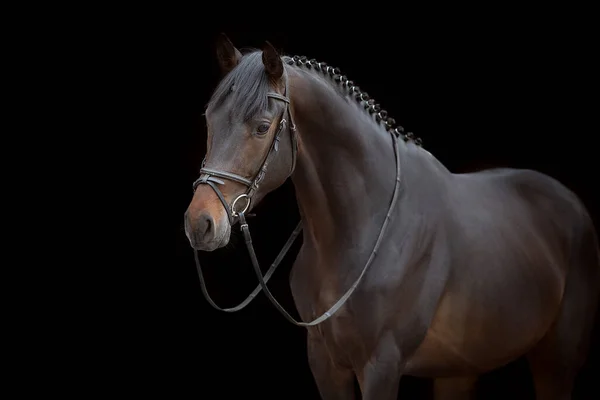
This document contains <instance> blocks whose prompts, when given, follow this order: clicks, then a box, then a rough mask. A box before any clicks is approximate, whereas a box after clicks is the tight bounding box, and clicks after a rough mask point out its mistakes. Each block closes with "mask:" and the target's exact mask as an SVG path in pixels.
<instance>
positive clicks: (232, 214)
mask: <svg viewBox="0 0 600 400" xmlns="http://www.w3.org/2000/svg"><path fill="white" fill-rule="evenodd" d="M284 80H285V89H284V90H285V92H284V94H283V95H281V94H279V93H274V92H269V93H267V97H269V98H272V99H275V100H279V101H283V102H284V103H285V109H284V110H283V113H282V114H281V119H280V121H279V126H278V127H277V132H276V133H275V136H274V137H273V141H272V142H271V147H270V148H269V152H268V153H267V156H266V157H265V159H264V161H263V163H262V166H261V167H260V169H259V170H258V172H257V173H256V175H255V176H254V179H252V180H250V179H247V178H244V177H243V176H241V175H238V174H235V173H232V172H227V171H219V170H215V169H211V168H205V167H204V163H205V161H206V159H205V160H204V161H202V168H201V169H200V177H199V178H198V179H197V180H196V181H195V182H194V184H193V189H194V191H196V189H197V188H198V186H199V185H202V184H205V185H209V186H210V187H211V188H212V189H213V190H214V191H215V193H216V194H217V196H218V197H219V200H221V203H222V204H223V207H225V211H227V216H228V217H229V222H230V223H231V224H233V223H234V219H235V218H236V217H238V216H239V214H240V213H245V212H246V211H248V208H250V203H251V202H252V197H253V196H254V194H255V193H256V192H257V191H258V187H259V184H260V182H261V181H262V180H263V179H264V177H265V174H266V173H267V167H268V166H269V162H270V160H271V157H272V155H273V154H275V153H277V151H279V140H280V139H281V133H282V132H283V130H284V128H285V127H286V125H287V123H288V120H289V131H290V140H291V143H292V165H291V168H290V173H289V175H291V174H292V173H293V172H294V169H295V168H296V157H297V153H298V140H297V138H296V125H295V124H294V120H293V119H292V114H291V113H290V99H289V98H288V97H287V93H288V80H287V74H285V75H284ZM286 117H287V119H286ZM289 175H288V176H289ZM219 178H222V179H226V180H230V181H234V182H238V183H241V184H242V185H245V186H246V187H247V188H248V189H247V190H246V193H242V194H240V195H239V196H237V197H236V198H235V199H234V200H233V201H232V202H231V205H229V204H227V200H225V196H223V193H222V192H221V190H220V189H219V187H218V186H217V185H224V184H225V182H224V181H223V180H222V179H219ZM240 200H245V201H244V203H242V204H244V206H243V207H242V208H241V209H237V208H236V207H237V206H238V202H239V201H240Z"/></svg>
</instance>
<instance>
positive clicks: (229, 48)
mask: <svg viewBox="0 0 600 400" xmlns="http://www.w3.org/2000/svg"><path fill="white" fill-rule="evenodd" d="M217 59H218V60H219V66H220V67H221V72H222V73H223V75H227V74H228V73H229V72H230V71H231V70H232V69H234V68H235V67H236V65H238V64H239V62H240V60H241V59H242V53H240V51H239V50H238V49H236V48H235V46H234V45H233V43H231V40H229V38H228V37H227V36H225V34H224V33H221V34H220V35H219V36H218V37H217Z"/></svg>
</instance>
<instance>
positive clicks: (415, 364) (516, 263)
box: [185, 36, 600, 400]
mask: <svg viewBox="0 0 600 400" xmlns="http://www.w3.org/2000/svg"><path fill="white" fill-rule="evenodd" d="M217 57H218V60H219V63H220V66H221V69H222V71H223V75H224V77H223V79H222V80H221V82H220V83H219V85H218V87H217V88H216V90H215V91H214V93H213V95H212V97H211V99H210V102H209V104H208V107H207V109H206V122H207V128H208V147H207V154H206V158H205V161H204V162H203V166H202V169H201V176H200V178H199V179H198V180H197V181H196V182H195V184H194V188H195V193H194V196H193V198H192V200H191V203H190V205H189V207H188V209H187V211H186V213H185V230H186V234H187V236H188V238H189V241H190V244H191V246H192V247H193V248H194V249H196V250H204V251H212V250H215V249H217V248H220V247H223V246H225V245H226V244H227V243H228V241H229V237H230V233H231V229H232V226H233V225H234V224H236V223H237V222H240V224H241V226H242V229H245V230H244V233H245V236H246V239H247V240H246V242H247V244H248V248H249V250H250V251H251V255H252V254H253V250H252V246H251V240H250V239H249V238H250V234H249V231H248V224H247V222H246V219H245V215H246V213H247V212H249V211H250V210H252V208H253V207H254V206H255V205H256V204H257V203H259V202H260V200H261V199H262V198H263V197H264V196H265V195H266V194H267V193H269V192H271V191H273V190H274V189H276V188H277V187H279V186H280V185H282V184H283V182H284V181H285V180H286V179H287V178H288V177H291V179H292V182H293V184H294V186H295V191H296V197H297V201H298V206H299V210H300V215H301V220H302V229H303V233H302V234H303V244H302V247H301V249H300V251H299V253H298V255H297V258H296V260H295V263H294V266H293V268H292V272H291V278H290V284H291V290H292V295H293V298H294V302H295V304H296V307H297V310H298V312H299V314H300V316H301V317H302V318H303V320H305V321H307V320H312V322H311V323H297V324H298V325H300V326H305V327H306V329H307V332H308V335H307V340H308V357H309V364H310V367H311V370H312V373H313V376H314V378H315V381H316V384H317V386H318V389H319V392H320V394H321V397H322V398H323V399H324V400H331V399H353V398H354V396H355V393H354V380H355V379H357V380H358V383H359V387H360V390H361V392H362V397H363V398H364V399H366V400H373V399H377V400H387V399H396V397H397V393H398V384H399V381H400V378H401V376H402V375H404V374H406V375H413V376H419V377H431V378H434V379H435V394H436V398H439V399H442V398H457V397H460V396H463V397H464V398H468V397H469V396H471V395H472V394H473V387H474V383H475V381H476V378H477V377H478V376H479V375H481V374H483V373H486V372H488V371H491V370H494V369H496V368H499V367H501V366H503V365H506V364H507V363H509V362H511V361H513V360H515V359H517V358H519V357H521V356H523V355H525V356H526V357H527V359H528V361H529V364H530V368H531V372H532V376H533V379H534V387H535V391H536V395H537V398H538V399H549V400H553V399H569V398H570V397H571V392H572V388H573V383H574V379H575V376H576V374H577V372H578V370H579V369H580V367H581V366H582V364H583V363H584V361H585V358H586V355H587V352H588V348H589V345H590V340H591V331H592V327H593V323H594V317H595V313H596V308H597V304H598V299H599V292H600V251H599V250H598V242H597V237H596V232H595V230H594V227H593V224H592V221H591V218H590V216H589V214H588V212H587V211H586V209H585V208H584V206H583V205H582V203H581V201H580V200H579V199H578V198H577V197H576V195H575V194H573V193H572V192H571V191H569V190H568V189H567V188H566V187H565V186H563V185H562V184H561V183H559V182H557V181H556V180H555V179H553V178H551V177H549V176H546V175H544V174H541V173H539V172H535V171H531V170H517V169H494V170H487V171H481V172H477V173H468V174H455V173H452V172H450V171H449V170H448V169H447V168H445V167H444V166H443V165H442V164H441V163H440V162H439V161H438V160H437V159H436V158H435V157H434V156H432V155H431V154H430V153H429V152H427V151H426V150H424V149H423V148H422V146H420V144H421V143H420V141H419V140H418V139H416V138H415V137H414V135H412V134H411V133H405V132H404V130H403V129H402V128H401V127H399V126H396V125H395V121H394V120H393V119H392V118H390V117H389V116H388V115H387V113H386V112H385V110H382V109H381V107H380V106H379V105H378V104H377V103H376V102H374V101H373V100H372V99H371V98H370V97H369V95H368V94H367V93H365V92H364V91H362V90H360V88H359V87H358V86H357V85H356V84H355V83H354V82H352V81H350V80H348V79H347V78H346V77H345V76H343V75H342V74H341V73H340V71H339V70H338V69H337V68H333V67H331V66H328V65H326V64H325V63H321V62H317V61H315V60H308V59H307V58H306V57H297V56H295V57H287V56H284V57H282V56H280V55H279V54H278V53H277V51H276V50H275V49H274V48H273V46H271V45H270V44H268V43H267V44H266V45H265V46H264V48H263V49H262V50H257V51H250V52H248V53H246V54H242V53H241V52H240V51H238V50H237V49H236V48H235V47H234V46H233V44H232V43H231V42H230V41H229V40H228V39H227V38H226V37H224V36H223V37H221V38H220V40H219V42H218V45H217ZM253 263H254V264H255V269H256V270H257V271H258V267H256V265H257V264H256V260H255V257H254V258H253ZM269 273H270V272H269ZM258 274H259V279H260V280H261V287H259V288H258V290H260V288H262V289H263V290H264V291H265V294H266V295H267V296H269V298H270V299H271V300H272V301H273V302H274V304H276V306H278V303H277V302H276V301H275V300H274V299H273V298H272V296H271V294H270V292H268V288H267V287H266V285H264V282H263V281H262V276H260V271H258ZM266 279H268V276H265V280H266ZM204 289H205V288H204V285H203V290H204ZM258 290H257V291H258ZM257 291H255V292H253V295H256V293H257ZM246 304H247V303H246ZM278 308H280V307H279V306H278ZM280 311H282V312H284V315H286V314H285V311H283V310H281V309H280ZM286 316H287V317H288V319H290V317H289V315H286ZM292 322H295V321H293V320H292Z"/></svg>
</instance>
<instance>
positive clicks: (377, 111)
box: [282, 56, 423, 146]
mask: <svg viewBox="0 0 600 400" xmlns="http://www.w3.org/2000/svg"><path fill="white" fill-rule="evenodd" d="M282 60H283V62H284V63H285V64H288V65H293V66H296V67H302V68H304V69H307V70H310V71H314V72H321V75H322V76H324V77H325V78H328V81H329V82H330V83H332V84H333V85H334V86H335V87H336V88H337V89H340V90H338V91H337V92H338V93H339V94H340V95H342V96H344V95H345V96H348V97H350V98H352V99H354V100H355V101H357V102H358V104H359V105H360V106H362V109H364V110H365V111H366V112H368V113H369V114H370V115H372V116H374V119H375V121H376V122H377V123H381V124H383V126H384V127H385V129H386V130H388V131H392V132H393V133H394V134H395V135H396V136H397V137H402V139H404V141H409V140H413V141H414V143H415V144H416V145H417V146H422V144H423V141H422V140H421V138H418V137H415V135H414V134H413V133H412V132H407V133H404V128H403V127H402V126H400V125H396V120H395V119H394V118H391V117H389V116H388V113H387V111H386V110H383V109H382V108H381V105H380V104H379V103H377V102H375V100H374V99H372V98H370V96H369V95H368V94H367V93H366V92H363V91H361V89H360V87H359V86H358V85H356V84H355V83H354V82H353V81H351V80H349V79H348V78H347V77H346V76H345V75H342V73H341V71H340V69H339V68H334V67H332V66H330V65H327V63H324V62H317V61H316V60H315V59H314V58H313V59H311V60H309V59H308V58H307V57H306V56H293V57H289V56H284V57H282Z"/></svg>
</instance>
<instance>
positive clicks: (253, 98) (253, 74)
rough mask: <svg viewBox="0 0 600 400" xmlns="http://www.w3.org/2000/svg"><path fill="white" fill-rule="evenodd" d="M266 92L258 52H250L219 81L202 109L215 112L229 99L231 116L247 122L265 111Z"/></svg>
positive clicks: (266, 83) (266, 81)
mask: <svg viewBox="0 0 600 400" xmlns="http://www.w3.org/2000/svg"><path fill="white" fill-rule="evenodd" d="M269 91H270V85H269V79H268V77H267V74H266V73H265V68H264V65H263V61H262V51H260V50H251V51H250V52H248V53H246V54H245V55H244V56H243V57H242V59H241V61H240V63H239V64H238V65H237V66H236V67H235V68H234V69H233V70H232V71H231V72H229V74H227V75H226V76H225V77H224V78H223V79H222V80H221V82H219V84H218V85H217V88H216V89H215V91H214V92H213V95H212V96H211V98H210V101H209V103H208V105H207V107H206V108H207V110H215V109H217V108H219V107H222V106H223V105H224V103H225V101H226V100H227V99H230V100H231V103H230V104H231V109H230V113H231V115H232V117H233V118H236V119H241V120H242V121H244V122H247V121H249V120H250V119H252V118H253V117H254V116H255V115H257V114H258V113H260V112H261V111H263V110H266V109H267V107H268V104H269V103H268V101H269V100H268V97H267V93H268V92H269Z"/></svg>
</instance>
